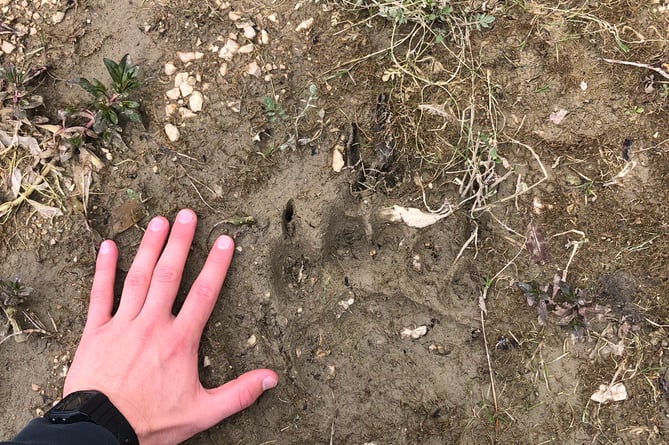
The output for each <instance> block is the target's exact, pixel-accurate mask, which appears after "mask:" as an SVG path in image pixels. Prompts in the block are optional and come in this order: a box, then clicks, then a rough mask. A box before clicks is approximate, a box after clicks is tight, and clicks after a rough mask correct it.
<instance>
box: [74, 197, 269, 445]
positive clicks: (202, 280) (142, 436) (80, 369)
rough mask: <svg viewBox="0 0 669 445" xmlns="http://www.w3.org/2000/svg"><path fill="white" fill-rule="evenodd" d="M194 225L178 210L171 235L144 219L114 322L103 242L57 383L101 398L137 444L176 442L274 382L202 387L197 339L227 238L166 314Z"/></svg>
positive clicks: (256, 374)
mask: <svg viewBox="0 0 669 445" xmlns="http://www.w3.org/2000/svg"><path fill="white" fill-rule="evenodd" d="M196 224H197V218H196V216H195V214H194V213H193V212H192V211H191V210H187V209H185V210H181V211H180V212H179V214H178V215H177V217H176V221H175V223H174V227H173V228H172V231H171V233H169V232H170V230H169V222H168V221H167V220H166V219H165V218H163V217H156V218H154V219H153V220H151V222H150V223H149V226H148V227H147V230H146V233H145V234H144V237H143V238H142V242H141V244H140V246H139V249H138V251H137V255H136V257H135V259H134V261H133V263H132V265H131V266H130V270H129V271H128V275H127V277H126V279H125V283H124V285H123V292H122V294H121V303H120V305H119V308H118V310H117V311H116V313H115V314H114V315H113V316H112V305H113V301H114V279H115V275H116V261H117V259H118V251H117V249H116V245H115V244H114V242H112V241H109V240H108V241H105V242H103V243H102V245H101V246H100V252H99V253H98V258H97V262H96V268H95V277H94V278H93V285H92V288H91V297H90V306H89V309H88V318H87V321H86V326H85V328H84V333H83V335H82V338H81V342H80V343H79V347H78V349H77V352H76V354H75V356H74V360H73V362H72V366H71V367H70V370H69V373H68V375H67V378H66V379H65V388H64V390H63V393H64V395H67V394H69V393H72V392H74V391H79V390H87V389H94V390H97V391H101V392H102V393H104V394H105V395H107V397H109V400H110V401H111V402H112V403H113V404H114V405H115V406H116V408H118V410H119V411H120V412H121V413H122V414H123V415H124V416H125V418H126V419H127V420H128V422H130V424H131V425H132V427H133V428H134V430H135V432H136V434H137V437H138V438H139V442H140V444H141V445H152V444H161V445H169V444H177V443H180V442H182V441H184V440H186V439H188V438H189V437H191V436H193V435H194V434H197V433H198V432H200V431H203V430H205V429H207V428H210V427H212V426H214V425H215V424H216V423H218V422H220V421H221V420H223V419H224V418H226V417H229V416H231V415H233V414H236V413H238V412H239V411H242V410H243V409H245V408H247V407H249V406H250V405H251V404H253V403H254V402H255V401H256V399H257V398H258V397H260V395H261V394H262V393H263V392H264V391H265V390H267V389H270V388H273V387H274V386H276V383H277V375H276V373H274V372H273V371H270V370H268V369H259V370H255V371H250V372H247V373H245V374H243V375H241V376H240V377H238V378H237V379H235V380H232V381H230V382H228V383H225V384H224V385H222V386H220V387H218V388H212V389H206V388H204V387H203V386H202V384H201V382H200V379H199V377H198V359H197V357H198V346H199V343H200V337H201V335H202V331H203V329H204V326H205V324H206V322H207V320H208V319H209V316H210V315H211V312H212V310H213V308H214V304H215V303H216V299H217V298H218V293H219V291H220V289H221V286H222V285H223V280H224V279H225V274H226V272H227V270H228V267H229V265H230V261H231V260H232V255H233V252H234V243H233V241H232V239H231V238H230V237H227V236H221V237H219V238H218V239H217V240H216V242H215V244H214V246H213V247H212V249H211V251H210V252H209V256H208V257H207V260H206V262H205V264H204V266H203V268H202V271H201V272H200V274H199V276H198V277H197V279H196V280H195V282H194V283H193V286H192V288H191V289H190V292H189V293H188V296H187V297H186V301H185V302H184V304H183V306H182V308H181V310H180V311H179V314H178V315H176V316H174V315H172V305H173V303H174V299H175V297H176V294H177V291H178V289H179V284H180V282H181V277H182V273H183V269H184V265H185V263H186V258H187V256H188V251H189V248H190V245H191V243H192V241H193V236H194V234H195V226H196ZM168 233H169V240H168V241H167V245H166V246H165V240H166V239H167V236H168ZM163 246H164V247H165V248H164V250H163Z"/></svg>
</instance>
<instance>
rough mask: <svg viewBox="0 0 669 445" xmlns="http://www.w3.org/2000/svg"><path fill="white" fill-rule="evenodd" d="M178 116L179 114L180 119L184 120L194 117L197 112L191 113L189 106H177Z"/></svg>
mask: <svg viewBox="0 0 669 445" xmlns="http://www.w3.org/2000/svg"><path fill="white" fill-rule="evenodd" d="M179 116H181V119H183V120H186V119H191V118H194V117H195V116H197V114H195V113H193V111H192V110H191V109H190V108H186V107H181V108H179Z"/></svg>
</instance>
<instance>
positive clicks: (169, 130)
mask: <svg viewBox="0 0 669 445" xmlns="http://www.w3.org/2000/svg"><path fill="white" fill-rule="evenodd" d="M165 134H166V135H167V139H169V140H170V142H176V141H178V140H179V137H180V136H181V134H180V133H179V129H178V128H177V127H175V126H174V125H172V124H167V125H165Z"/></svg>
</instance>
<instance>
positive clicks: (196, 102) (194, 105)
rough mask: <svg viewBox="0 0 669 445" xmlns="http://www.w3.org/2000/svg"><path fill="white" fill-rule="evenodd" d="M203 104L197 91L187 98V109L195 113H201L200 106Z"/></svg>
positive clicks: (201, 97) (202, 98)
mask: <svg viewBox="0 0 669 445" xmlns="http://www.w3.org/2000/svg"><path fill="white" fill-rule="evenodd" d="M203 103H204V97H203V96H202V93H200V92H199V91H193V94H191V95H190V98H188V108H190V109H191V110H192V111H194V112H195V113H197V112H199V111H202V105H203Z"/></svg>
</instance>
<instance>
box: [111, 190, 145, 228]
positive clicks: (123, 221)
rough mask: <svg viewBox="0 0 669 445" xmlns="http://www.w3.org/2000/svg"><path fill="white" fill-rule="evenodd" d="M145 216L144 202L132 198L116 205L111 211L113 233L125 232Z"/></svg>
mask: <svg viewBox="0 0 669 445" xmlns="http://www.w3.org/2000/svg"><path fill="white" fill-rule="evenodd" d="M142 218H144V209H143V208H142V203H141V202H139V200H137V199H131V200H129V201H126V202H124V203H123V204H121V205H120V206H118V207H116V208H115V209H114V210H113V211H112V213H111V230H112V235H118V234H119V233H121V232H125V231H126V230H128V229H129V228H131V227H132V226H134V225H135V224H137V223H138V222H139V221H141V220H142Z"/></svg>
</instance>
